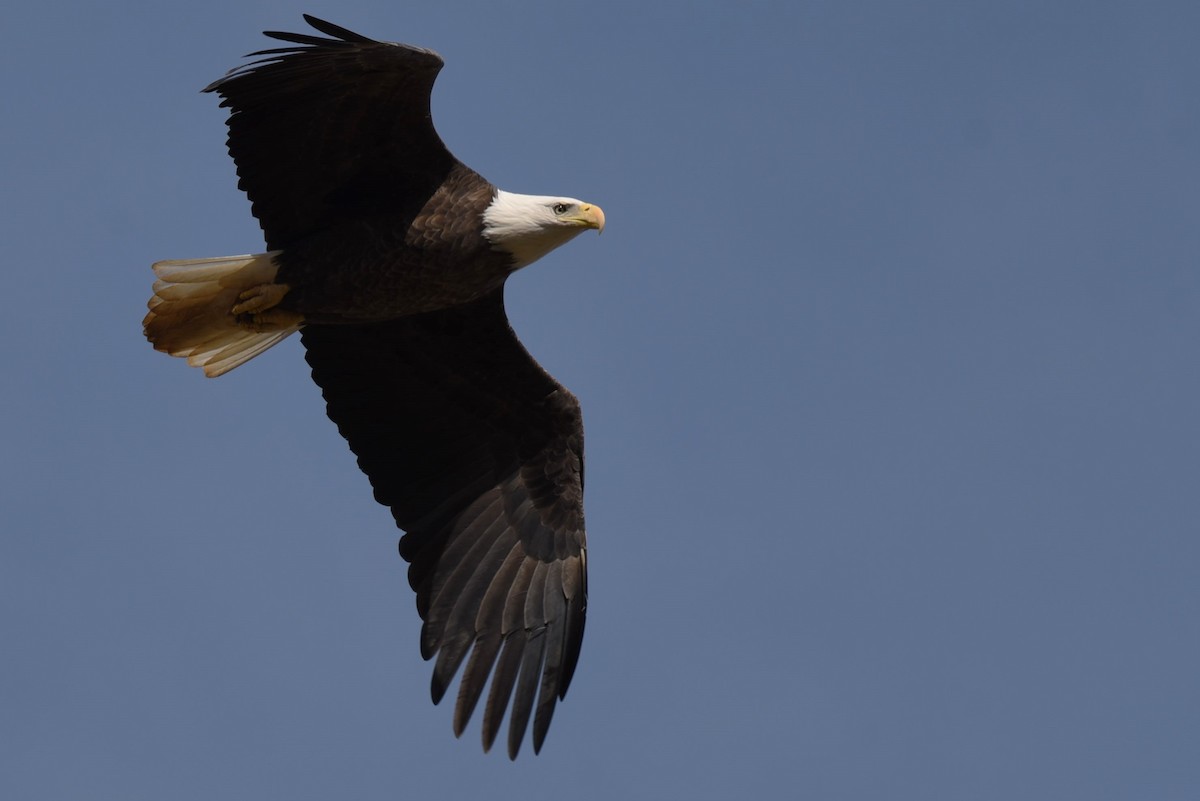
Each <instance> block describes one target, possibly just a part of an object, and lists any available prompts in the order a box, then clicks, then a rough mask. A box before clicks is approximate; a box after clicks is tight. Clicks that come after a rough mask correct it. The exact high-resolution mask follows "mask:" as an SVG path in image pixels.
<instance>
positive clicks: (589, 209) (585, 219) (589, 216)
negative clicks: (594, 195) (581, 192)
mask: <svg viewBox="0 0 1200 801" xmlns="http://www.w3.org/2000/svg"><path fill="white" fill-rule="evenodd" d="M567 219H569V220H571V221H572V222H576V223H579V224H580V225H582V226H583V227H585V228H595V229H596V233H604V209H602V208H600V207H599V206H597V205H595V204H592V203H581V204H580V205H579V214H577V215H575V216H574V217H568V218H567Z"/></svg>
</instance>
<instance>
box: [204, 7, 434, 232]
mask: <svg viewBox="0 0 1200 801" xmlns="http://www.w3.org/2000/svg"><path fill="white" fill-rule="evenodd" d="M304 18H305V20H307V21H308V23H309V24H310V25H312V26H313V27H314V28H315V29H317V30H318V31H320V32H321V33H324V34H326V35H328V36H329V37H332V38H323V37H320V36H313V35H310V34H300V33H280V32H277V31H266V32H265V33H266V35H267V36H270V37H272V38H274V39H280V40H282V41H285V42H288V43H290V44H289V46H287V47H279V48H274V49H270V50H261V51H259V52H256V53H251V54H250V55H251V56H264V58H263V59H261V60H258V61H254V62H251V63H249V64H246V65H244V66H242V67H240V68H238V69H235V70H233V71H232V72H230V73H229V74H228V75H226V76H225V77H223V78H221V79H220V80H218V81H215V82H213V83H212V84H210V85H209V86H207V87H205V89H204V91H206V92H216V93H217V94H219V95H220V96H221V98H222V102H221V106H222V107H228V108H229V110H230V115H229V121H228V125H229V139H228V146H229V154H230V155H231V156H233V159H234V161H235V162H236V163H237V171H238V176H239V178H240V179H241V180H240V181H239V182H238V186H239V187H240V188H241V189H242V190H244V191H245V192H246V194H247V195H248V196H249V197H250V201H251V203H252V206H253V211H254V216H255V217H257V218H258V219H259V222H260V223H261V224H262V228H263V231H264V232H265V234H266V239H267V245H268V247H270V248H271V249H272V250H276V249H280V248H284V247H287V246H288V245H289V244H291V243H292V242H294V241H296V240H297V239H299V238H302V237H304V236H307V235H309V234H312V233H315V232H317V231H320V230H323V229H324V228H327V227H329V226H331V225H333V224H336V223H337V222H339V221H342V220H345V219H353V218H359V217H362V216H365V215H369V214H373V213H401V214H403V213H405V212H406V211H407V212H409V213H410V214H411V212H413V211H415V209H416V208H419V207H420V204H421V202H422V201H423V200H424V199H425V198H428V197H429V195H430V194H432V193H433V191H434V190H435V189H437V187H438V186H440V185H441V183H442V180H443V178H444V177H445V175H446V173H448V172H449V170H450V169H451V167H452V166H453V165H454V164H455V163H456V161H455V159H454V157H453V156H452V155H451V154H450V152H449V151H447V150H446V147H445V145H444V144H442V140H441V139H440V138H439V137H438V135H437V131H436V130H435V129H434V127H433V121H432V119H431V117H430V111H429V95H430V92H431V91H432V90H433V82H434V80H435V79H436V78H437V74H438V71H439V70H440V69H441V68H442V59H441V56H439V55H438V54H437V53H434V52H433V51H432V50H423V49H421V48H419V47H411V46H409V45H403V44H395V43H391V42H377V41H375V40H373V39H368V38H367V37H365V36H361V35H359V34H357V33H353V32H351V31H348V30H346V29H345V28H341V27H339V26H337V25H333V24H332V23H329V22H325V21H323V20H319V19H317V18H315V17H312V16H309V15H307V14H306V15H305V16H304ZM410 207H411V208H410Z"/></svg>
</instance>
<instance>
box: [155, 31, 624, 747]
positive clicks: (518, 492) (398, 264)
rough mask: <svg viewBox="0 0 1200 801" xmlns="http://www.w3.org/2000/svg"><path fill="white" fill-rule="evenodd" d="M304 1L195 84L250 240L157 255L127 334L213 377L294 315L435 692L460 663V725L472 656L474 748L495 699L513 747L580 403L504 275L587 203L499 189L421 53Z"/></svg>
mask: <svg viewBox="0 0 1200 801" xmlns="http://www.w3.org/2000/svg"><path fill="white" fill-rule="evenodd" d="M305 19H306V20H307V22H308V23H309V24H310V25H311V26H312V27H313V28H315V29H316V30H317V31H318V32H319V33H322V34H325V37H322V36H316V35H312V34H300V33H282V32H276V31H267V32H265V34H266V35H267V36H269V37H271V38H273V39H278V40H281V41H283V42H286V43H287V45H286V46H284V47H278V48H273V49H269V50H262V51H258V52H256V53H252V54H250V55H251V57H254V56H261V57H262V58H260V59H258V60H256V61H252V62H249V63H247V64H245V65H243V66H241V67H239V68H236V69H234V70H232V71H231V72H230V73H228V74H227V75H226V76H225V77H223V78H221V79H219V80H217V81H216V82H214V83H212V84H211V85H209V86H208V87H206V88H205V90H204V91H206V92H215V93H216V94H218V95H219V96H220V97H221V99H222V102H221V106H222V107H226V108H228V109H229V119H228V126H229V138H228V142H227V144H228V148H229V153H230V155H231V156H232V157H233V160H234V162H235V163H236V165H237V173H238V176H239V178H240V181H239V183H238V186H239V187H240V188H241V189H242V190H244V191H245V192H246V194H247V195H248V196H249V198H250V201H251V204H252V211H253V213H254V216H255V217H257V218H258V220H259V222H260V224H261V225H262V229H263V232H264V235H265V238H266V244H267V252H265V253H259V254H254V255H244V256H230V257H221V258H207V259H189V260H184V261H162V262H158V263H157V264H155V265H154V267H153V269H154V272H155V275H156V276H157V280H156V281H155V283H154V295H153V297H152V298H151V299H150V301H149V303H148V306H149V313H148V314H147V315H146V318H145V320H144V321H143V326H144V330H145V334H146V337H147V339H149V340H150V342H151V343H152V344H153V345H154V347H155V349H157V350H160V351H164V352H166V353H169V354H171V355H172V356H181V357H186V358H187V360H188V363H189V364H191V365H193V366H196V367H201V368H203V370H204V372H205V374H206V375H208V376H219V375H221V374H223V373H226V372H228V371H229V370H232V369H234V368H235V367H238V366H239V365H241V364H244V363H245V362H247V361H249V360H250V359H252V358H254V357H255V356H257V355H258V354H260V353H262V352H263V351H265V350H266V349H267V348H270V347H271V346H272V345H274V344H276V343H277V342H279V341H281V340H282V339H284V338H285V337H287V336H288V335H290V334H292V333H294V332H296V331H299V332H300V340H301V342H302V343H303V345H304V348H305V351H306V358H307V360H308V363H309V365H310V366H311V368H312V376H313V380H314V381H315V382H316V383H317V384H318V385H319V386H320V388H321V391H322V393H323V394H324V398H325V401H326V406H327V412H328V415H329V417H330V419H331V420H333V422H334V423H336V424H337V427H338V431H339V432H341V434H342V436H343V437H345V438H346V440H347V441H348V443H349V445H350V449H351V450H352V451H353V452H354V454H355V455H356V456H357V457H358V464H359V466H360V467H361V468H362V470H363V472H365V473H366V475H367V477H368V478H369V479H370V482H371V485H372V487H373V489H374V493H375V498H376V500H378V501H379V502H380V503H382V504H384V505H385V506H388V507H390V508H391V511H392V515H393V516H394V517H395V520H396V524H397V525H398V526H399V527H400V528H401V529H403V530H404V532H405V533H404V535H403V537H401V539H400V555H401V556H402V557H403V558H404V559H405V560H407V561H408V562H409V563H410V566H409V570H408V579H409V583H410V584H411V585H412V588H413V589H414V590H415V591H416V602H417V611H418V613H419V614H420V616H421V618H422V620H423V621H424V625H423V626H422V629H421V655H422V656H423V657H424V658H425V659H432V658H433V657H434V656H436V657H437V661H436V663H435V666H434V669H433V681H432V695H433V701H434V703H437V702H439V701H440V700H441V699H442V696H443V695H444V694H445V692H446V690H447V689H448V687H449V686H450V684H451V682H452V681H453V679H454V677H455V675H456V674H457V673H458V671H459V669H460V668H462V667H463V663H464V662H465V663H466V666H465V668H463V671H462V678H461V681H460V683H459V689H458V697H457V701H456V704H455V709H454V724H453V725H454V732H455V735H456V736H457V735H460V734H461V733H462V731H463V729H464V727H465V726H466V724H467V721H468V720H469V718H470V717H471V714H472V712H473V711H474V710H475V708H476V706H477V704H478V702H479V701H480V700H481V698H482V695H483V690H484V688H485V686H486V685H487V684H488V678H489V675H490V676H491V686H490V690H489V692H488V694H487V698H486V701H485V702H484V708H483V725H482V733H483V746H484V750H488V749H489V748H490V747H491V746H492V744H493V742H494V741H495V738H496V735H497V732H498V731H499V729H500V727H501V723H502V721H503V718H504V715H505V712H506V710H510V711H509V728H508V754H509V756H510V758H514V759H515V758H516V755H517V752H518V750H519V749H520V746H521V742H522V740H523V739H524V736H525V731H526V729H527V727H528V724H529V721H530V718H531V716H532V720H533V748H534V751H535V752H537V751H539V750H540V749H541V747H542V743H543V741H544V739H545V736H546V731H547V729H548V728H549V725H550V719H551V716H552V715H553V713H554V708H555V704H556V703H557V701H558V700H560V699H561V698H563V697H564V696H565V694H566V692H567V687H568V685H569V684H570V683H571V676H572V674H573V673H574V670H575V665H576V661H577V660H578V657H579V649H580V643H581V641H582V639H583V628H584V617H585V613H586V610H587V548H586V542H585V537H584V519H583V423H582V418H581V415H580V409H579V402H578V401H577V400H576V398H575V396H574V395H572V394H571V393H570V392H569V391H567V389H566V388H564V387H563V386H562V385H561V384H559V383H558V382H557V381H555V380H554V379H553V378H552V377H551V376H550V375H549V374H547V373H546V372H545V371H544V370H543V369H542V368H541V367H540V366H539V365H538V364H537V362H536V361H534V359H533V358H532V357H531V356H530V355H529V353H528V352H527V351H526V350H525V348H524V347H522V345H521V343H520V342H519V341H518V340H517V337H516V335H515V334H514V333H513V330H512V328H511V327H510V325H509V322H508V318H507V317H506V315H505V311H504V283H505V280H506V279H507V278H508V276H510V275H511V274H512V273H513V272H515V271H516V270H519V269H521V268H522V267H525V266H527V265H529V264H531V263H532V262H534V261H536V260H537V259H539V258H540V257H542V256H544V255H546V254H547V253H549V252H550V251H551V250H553V249H555V248H557V247H559V246H560V245H563V244H565V243H566V242H568V241H570V240H571V239H573V238H574V237H575V236H577V235H578V234H580V233H582V232H583V231H586V230H589V229H594V230H596V231H601V230H603V228H604V213H603V212H602V211H601V210H600V208H599V207H598V206H596V205H593V204H590V203H585V202H583V201H580V200H576V199H574V198H570V197H550V196H541V195H522V194H515V193H511V192H505V191H503V190H500V189H498V188H496V187H495V186H493V185H492V184H490V183H488V181H486V180H485V179H484V178H482V177H481V176H480V175H479V174H477V173H476V172H474V171H473V170H471V169H470V168H468V167H467V166H465V165H464V164H462V163H461V162H460V161H458V160H457V159H456V158H455V157H454V156H453V155H451V154H450V152H449V150H447V149H446V147H445V145H444V144H443V143H442V141H441V139H440V138H439V137H438V134H437V131H436V130H435V129H434V126H433V123H432V121H431V119H430V103H429V97H430V92H431V91H432V89H433V83H434V79H435V78H436V76H437V74H438V71H439V70H440V69H441V67H442V63H443V62H442V59H441V57H440V56H438V54H437V53H434V52H433V51H431V50H425V49H422V48H418V47H412V46H409V45H403V44H396V43H390V42H378V41H374V40H372V39H368V38H367V37H365V36H361V35H359V34H356V33H352V32H351V31H348V30H346V29H344V28H341V27H339V26H337V25H333V24H331V23H328V22H325V21H323V20H319V19H316V18H314V17H311V16H308V15H305ZM326 37H328V38H326ZM510 702H511V703H510Z"/></svg>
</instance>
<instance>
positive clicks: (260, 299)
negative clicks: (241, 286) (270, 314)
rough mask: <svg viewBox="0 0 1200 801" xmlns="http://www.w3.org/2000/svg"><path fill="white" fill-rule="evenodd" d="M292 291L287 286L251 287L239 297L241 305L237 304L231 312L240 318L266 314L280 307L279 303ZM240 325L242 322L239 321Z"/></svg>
mask: <svg viewBox="0 0 1200 801" xmlns="http://www.w3.org/2000/svg"><path fill="white" fill-rule="evenodd" d="M289 289H291V287H289V286H288V285H287V284H259V285H258V286H255V287H250V288H249V289H247V290H246V291H245V292H242V293H241V294H239V295H238V300H240V301H242V302H241V303H235V304H234V305H233V308H232V309H230V311H231V312H232V313H233V315H234V316H235V317H236V316H239V315H243V314H253V313H255V312H264V311H266V310H267V309H270V308H273V307H275V306H278V305H279V301H281V300H283V296H284V295H286V294H287V293H288V290H289ZM238 322H239V323H240V322H241V320H239V321H238Z"/></svg>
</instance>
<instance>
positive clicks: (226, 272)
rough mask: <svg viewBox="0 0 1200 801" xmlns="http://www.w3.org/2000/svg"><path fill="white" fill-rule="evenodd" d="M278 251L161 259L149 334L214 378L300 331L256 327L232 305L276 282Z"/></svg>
mask: <svg viewBox="0 0 1200 801" xmlns="http://www.w3.org/2000/svg"><path fill="white" fill-rule="evenodd" d="M274 256H275V254H274V253H258V254H255V255H245V256H223V257H217V258H211V259H182V260H178V261H160V262H158V263H156V264H155V265H154V274H155V275H156V276H157V277H158V280H157V281H155V282H154V296H153V297H151V298H150V301H149V303H147V304H146V305H147V307H148V308H149V309H150V312H149V314H147V315H146V319H144V320H143V321H142V327H143V328H144V330H145V332H146V338H147V339H149V340H150V342H151V343H153V345H154V349H155V350H161V351H163V352H165V353H169V354H171V355H172V356H181V357H184V358H186V359H187V360H188V364H190V365H191V366H193V367H202V368H204V374H205V375H207V376H209V377H210V378H213V377H216V376H219V375H222V374H224V373H227V372H229V371H230V370H232V369H233V368H235V367H237V366H239V365H242V364H245V363H246V362H248V361H250V360H251V359H253V358H254V357H255V356H257V355H258V354H260V353H262V352H263V351H264V350H266V349H267V348H269V347H271V346H272V345H275V344H276V343H278V342H281V341H282V340H284V339H285V338H287V337H288V336H290V335H291V334H294V333H295V332H296V331H298V330H299V329H300V324H299V323H296V324H288V325H284V326H276V327H272V328H267V329H264V330H262V331H255V330H252V329H249V328H246V327H243V326H242V325H239V324H238V322H237V320H236V319H235V318H234V315H233V312H232V309H233V306H234V304H236V303H237V302H238V295H240V294H241V293H242V292H244V291H246V290H247V289H250V288H251V287H255V286H259V285H260V284H269V283H271V282H272V281H274V280H275V273H276V271H277V270H278V267H277V265H276V264H275V261H274Z"/></svg>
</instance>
